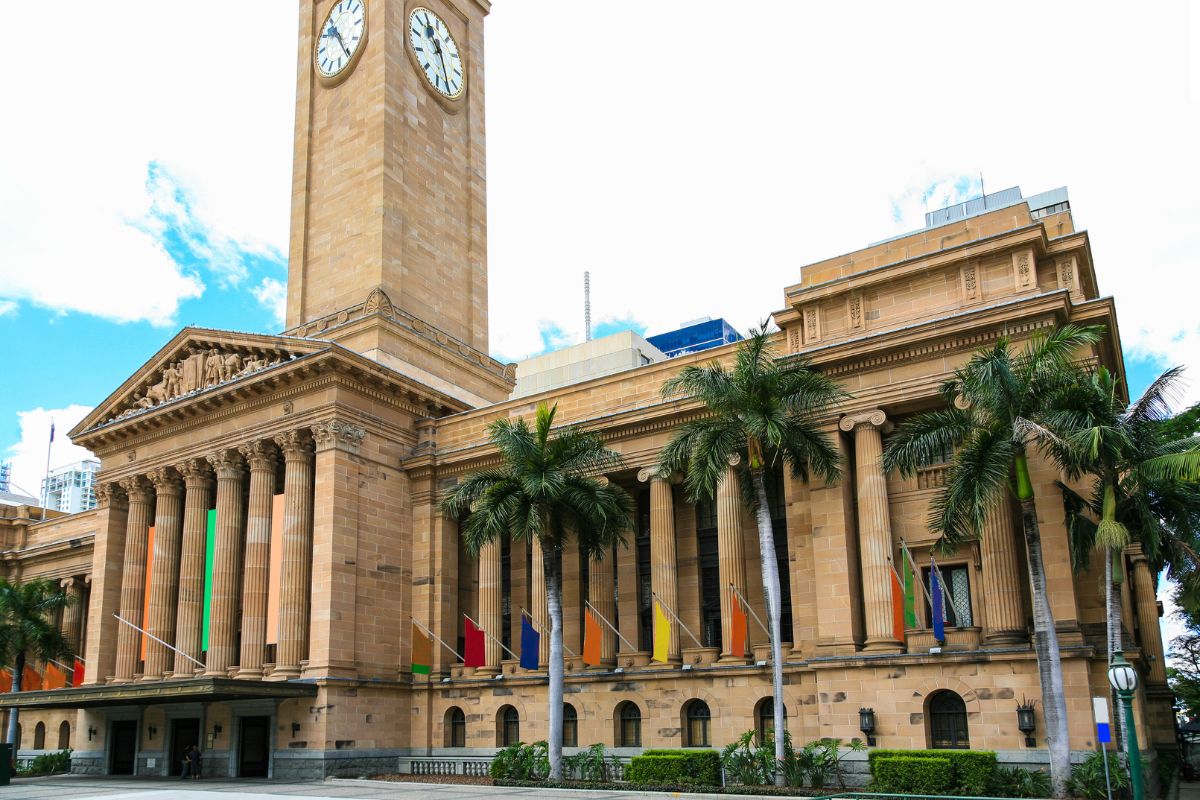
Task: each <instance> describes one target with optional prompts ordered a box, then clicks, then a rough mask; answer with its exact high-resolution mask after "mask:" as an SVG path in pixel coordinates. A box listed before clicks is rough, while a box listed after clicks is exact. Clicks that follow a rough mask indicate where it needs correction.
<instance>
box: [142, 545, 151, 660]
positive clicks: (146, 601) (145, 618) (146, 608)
mask: <svg viewBox="0 0 1200 800" xmlns="http://www.w3.org/2000/svg"><path fill="white" fill-rule="evenodd" d="M153 572H154V526H153V525H151V526H150V530H149V531H148V534H147V538H146V594H145V596H144V597H142V627H143V628H149V627H150V576H151V574H153ZM141 637H142V655H141V656H140V657H141V659H142V660H143V661H145V660H146V641H147V639H146V634H144V633H143V634H141Z"/></svg>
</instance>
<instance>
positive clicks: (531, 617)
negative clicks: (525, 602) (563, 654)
mask: <svg viewBox="0 0 1200 800" xmlns="http://www.w3.org/2000/svg"><path fill="white" fill-rule="evenodd" d="M521 613H522V614H524V615H525V616H527V617H529V622H530V624H532V625H533V629H534V630H535V631H537V632H538V633H539V634H541V635H542V636H545V635H546V626H545V625H542V624H541V623H540V622H538V620H537V617H535V616H534V615H533V614H531V613H529V612H528V611H527V610H525V606H521ZM539 627H540V628H541V630H540V631H538V628H539ZM563 650H566V651H567V655H569V656H570V657H571V658H575V654H574V653H572V652H571V648H569V647H567V643H566V642H563Z"/></svg>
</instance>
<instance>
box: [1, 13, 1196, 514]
mask: <svg viewBox="0 0 1200 800" xmlns="http://www.w3.org/2000/svg"><path fill="white" fill-rule="evenodd" d="M296 9H297V4H296V2H295V1H294V0H272V1H270V2H268V1H267V0H259V2H254V3H243V4H240V5H239V6H238V9H237V13H236V19H235V20H234V19H231V17H230V13H229V9H228V8H226V7H224V6H221V5H219V4H218V5H212V4H200V3H186V2H178V1H176V2H164V0H129V2H127V3H125V4H123V6H122V13H120V14H115V13H113V9H112V7H111V6H110V5H105V4H97V3H93V2H84V1H83V0H68V2H65V3H63V4H61V11H62V13H64V14H70V15H71V18H72V24H71V25H63V26H56V27H55V29H54V46H53V47H52V48H47V47H46V43H45V41H44V39H43V38H42V37H37V36H16V37H9V39H8V40H6V44H5V50H6V58H7V59H8V61H9V63H10V64H24V65H26V67H25V68H22V69H21V70H20V72H19V77H17V78H13V79H10V80H9V81H7V82H6V86H5V99H6V108H7V111H8V113H6V115H5V116H6V118H7V124H5V125H0V341H2V342H3V343H4V344H3V346H2V347H0V365H2V366H3V367H4V374H5V376H6V377H7V378H8V386H7V387H6V389H5V391H3V392H0V460H5V459H7V460H11V461H12V462H13V477H14V481H15V483H16V484H17V487H15V488H16V489H24V490H25V491H27V492H29V493H33V494H36V493H37V492H38V489H39V486H40V480H41V476H42V473H43V471H44V468H45V464H46V446H47V437H48V434H49V427H50V423H51V421H53V422H54V423H55V425H56V426H57V430H58V432H59V433H58V436H57V437H56V440H55V443H54V449H53V451H52V452H51V455H50V461H51V464H52V466H58V465H62V464H67V463H69V462H71V461H74V460H78V459H79V458H81V457H83V456H85V455H86V453H85V452H83V451H81V450H79V449H78V448H74V447H73V445H71V444H70V442H69V440H68V439H67V437H66V436H65V432H66V431H67V430H68V429H69V428H70V427H71V426H73V425H74V424H75V423H76V422H78V421H79V420H80V419H82V417H83V416H84V415H85V414H86V413H87V411H88V410H89V409H90V408H92V407H93V406H95V405H96V404H98V403H99V402H101V401H102V400H103V399H104V398H105V397H107V396H108V394H109V393H110V392H112V391H113V390H114V389H115V388H116V387H117V386H119V385H120V384H121V383H122V381H124V380H125V379H126V378H127V377H128V376H129V375H130V374H131V373H132V372H133V371H134V370H136V369H137V368H138V367H139V366H140V365H141V364H142V363H144V362H145V361H146V360H147V359H148V358H150V357H151V356H152V355H153V354H154V352H156V351H157V350H158V348H159V347H161V346H162V345H163V344H164V343H166V341H167V340H169V339H170V338H171V337H172V336H173V335H174V334H175V333H176V332H177V331H178V329H179V328H180V327H182V326H184V325H189V324H196V325H202V326H208V327H216V328H230V329H235V330H246V331H261V332H278V331H279V330H281V328H282V303H283V299H284V294H285V281H286V264H287V236H288V216H289V208H288V205H289V195H290V180H291V159H292V137H293V120H294V109H295V106H294V97H295V83H294V82H295V63H296V32H297V23H298V15H297V11H296ZM1133 9H1134V7H1132V6H1129V5H1128V4H1119V3H1097V2H1079V3H1071V2H1056V3H1042V2H1037V3H1022V2H1009V3H1002V4H964V3H923V4H920V5H913V4H907V3H903V4H901V3H882V2H881V3H859V2H846V3H819V4H818V3H798V2H786V1H785V0H777V1H776V2H770V1H769V0H762V2H759V3H754V4H748V3H739V4H730V3H725V2H722V3H718V2H709V1H708V0H653V2H643V3H638V4H636V6H632V5H628V4H627V5H617V6H605V5H598V4H595V3H586V4H585V3H580V2H564V1H563V0H519V2H518V1H517V0H495V4H494V6H493V9H492V13H491V15H490V16H489V17H488V20H487V28H486V30H487V80H486V103H487V141H488V164H487V173H488V174H487V181H488V261H489V282H490V319H491V351H492V354H493V355H494V356H496V357H498V358H501V359H504V360H516V359H520V358H523V357H526V356H529V355H533V354H536V353H539V352H543V351H545V350H546V349H548V348H554V347H559V346H562V345H565V344H571V343H574V342H577V341H580V340H582V337H583V302H582V295H583V272H584V270H588V271H590V273H591V285H592V315H593V320H596V321H597V323H598V324H597V332H598V333H603V332H610V331H615V330H619V329H621V328H624V327H632V328H634V329H635V330H638V331H641V332H643V333H651V334H652V333H656V332H660V331H664V330H670V329H672V328H675V327H677V326H678V325H679V324H680V323H682V322H684V321H687V320H692V319H695V318H697V317H701V316H705V315H709V316H713V317H718V316H723V317H725V318H726V319H728V320H730V322H731V323H733V325H734V326H735V327H737V328H739V329H740V330H743V331H744V330H746V329H747V328H749V327H750V326H751V325H754V324H755V323H757V322H759V321H761V320H763V319H764V318H765V317H766V316H767V315H768V314H769V313H770V312H772V311H774V310H777V309H779V308H781V307H782V306H783V287H784V286H787V285H790V284H793V283H796V282H798V281H799V279H800V268H801V266H803V265H804V264H806V263H810V262H813V261H817V260H820V259H823V258H827V257H830V256H833V255H836V254H839V253H844V252H847V251H850V250H854V249H857V248H859V247H862V246H865V245H867V244H869V243H872V242H875V241H878V240H881V239H885V238H888V237H891V236H894V235H896V234H899V233H903V232H905V231H909V230H913V229H916V228H920V227H922V225H923V215H924V213H925V211H926V210H927V209H933V208H938V207H940V206H942V205H945V204H947V203H950V202H955V201H958V200H962V199H966V198H967V197H970V196H973V195H977V194H978V193H979V190H980V188H981V183H982V185H984V186H986V188H987V190H988V191H989V192H992V191H997V190H999V189H1002V188H1005V187H1009V186H1014V185H1019V186H1020V187H1021V188H1022V190H1024V192H1025V193H1026V194H1027V195H1028V194H1034V193H1036V192H1040V191H1045V190H1047V189H1051V188H1055V187H1058V186H1063V185H1065V186H1068V187H1069V190H1070V198H1071V206H1072V211H1073V213H1074V216H1075V222H1076V225H1077V226H1078V227H1081V228H1086V229H1087V230H1088V231H1089V233H1090V236H1091V242H1092V248H1093V254H1094V258H1095V264H1096V269H1097V272H1098V277H1099V285H1100V290H1101V292H1102V293H1103V294H1105V295H1112V296H1113V297H1115V298H1116V303H1117V309H1118V315H1119V321H1120V328H1121V329H1120V334H1121V339H1122V343H1123V346H1124V350H1125V357H1126V363H1127V368H1128V372H1129V379H1130V384H1131V386H1130V389H1131V391H1132V392H1134V393H1136V392H1138V391H1140V389H1141V388H1143V387H1144V386H1145V385H1146V384H1147V383H1148V382H1149V380H1151V379H1152V378H1153V376H1154V375H1156V374H1157V373H1158V372H1160V371H1161V370H1162V369H1164V368H1165V367H1167V366H1171V365H1175V364H1183V365H1185V366H1188V367H1190V368H1191V369H1192V370H1193V372H1194V373H1200V368H1198V367H1200V315H1198V314H1197V313H1196V310H1195V309H1196V306H1197V290H1198V289H1200V278H1197V275H1196V273H1197V269H1198V268H1200V226H1198V225H1197V220H1198V219H1200V191H1197V189H1196V187H1197V186H1200V157H1198V156H1197V152H1196V148H1197V144H1196V143H1197V142H1200V5H1198V4H1196V3H1191V4H1189V3H1188V2H1183V1H1179V2H1160V3H1154V4H1142V5H1140V6H1137V7H1136V11H1134V10H1133ZM531 298H537V302H536V303H531ZM531 308H532V309H533V311H532V313H531V311H530V309H531ZM1187 400H1190V401H1195V400H1200V374H1193V378H1192V383H1191V384H1190V386H1189V390H1188V398H1187Z"/></svg>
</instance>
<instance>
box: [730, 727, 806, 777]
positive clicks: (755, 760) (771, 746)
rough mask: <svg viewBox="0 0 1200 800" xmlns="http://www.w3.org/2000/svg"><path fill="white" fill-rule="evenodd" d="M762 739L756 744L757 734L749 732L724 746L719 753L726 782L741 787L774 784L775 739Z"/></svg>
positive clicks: (771, 737)
mask: <svg viewBox="0 0 1200 800" xmlns="http://www.w3.org/2000/svg"><path fill="white" fill-rule="evenodd" d="M763 739H764V741H762V742H758V732H757V731H753V730H750V731H746V732H745V733H743V734H742V735H741V736H739V737H738V739H737V741H735V742H732V743H731V744H728V745H726V746H725V749H724V750H722V751H721V766H723V767H724V768H725V780H726V781H727V782H730V783H740V784H742V785H743V786H764V785H766V784H768V783H774V782H775V738H774V737H773V736H771V735H767V736H765V737H763ZM786 749H790V748H785V750H786ZM785 758H786V756H785Z"/></svg>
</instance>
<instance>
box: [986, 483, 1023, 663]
mask: <svg viewBox="0 0 1200 800" xmlns="http://www.w3.org/2000/svg"><path fill="white" fill-rule="evenodd" d="M979 548H980V558H981V560H982V561H983V596H984V598H985V599H986V601H987V602H986V606H985V608H986V609H987V620H986V623H987V627H986V628H985V630H984V637H983V638H984V641H985V642H986V643H988V644H1015V643H1018V642H1024V641H1028V636H1026V633H1025V614H1024V613H1023V612H1022V610H1021V587H1022V586H1023V585H1024V581H1023V580H1022V578H1021V571H1020V567H1019V566H1018V564H1017V543H1016V532H1015V530H1014V529H1013V516H1012V506H1011V504H1010V502H1009V499H1008V490H1007V489H1004V490H1001V491H1000V492H997V495H996V498H995V499H994V501H993V502H992V503H991V504H990V505H989V506H988V510H987V516H986V518H985V519H984V523H983V537H982V538H981V539H980V542H979Z"/></svg>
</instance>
